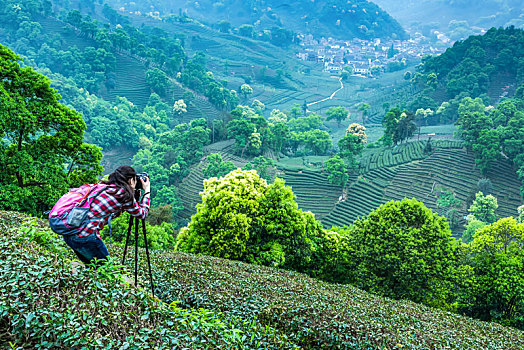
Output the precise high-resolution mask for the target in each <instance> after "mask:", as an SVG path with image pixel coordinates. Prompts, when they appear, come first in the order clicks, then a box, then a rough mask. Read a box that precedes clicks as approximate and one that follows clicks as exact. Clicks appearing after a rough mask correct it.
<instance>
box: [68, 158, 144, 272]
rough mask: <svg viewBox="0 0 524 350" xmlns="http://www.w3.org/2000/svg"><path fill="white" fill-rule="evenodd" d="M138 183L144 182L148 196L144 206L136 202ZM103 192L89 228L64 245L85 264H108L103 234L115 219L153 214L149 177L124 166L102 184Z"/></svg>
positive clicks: (94, 206) (92, 209)
mask: <svg viewBox="0 0 524 350" xmlns="http://www.w3.org/2000/svg"><path fill="white" fill-rule="evenodd" d="M137 181H141V185H142V186H139V188H140V187H141V188H142V189H143V190H144V194H143V196H142V199H141V200H140V203H138V202H137V201H136V199H135V188H136V187H137V186H136V185H137ZM100 184H102V185H106V186H103V188H102V190H101V191H100V192H99V193H98V194H97V195H96V196H95V197H94V199H93V201H92V202H91V205H90V206H89V213H88V214H87V218H88V220H87V225H85V226H82V227H79V228H78V233H76V232H75V234H72V235H64V241H65V242H66V243H67V245H68V246H69V247H71V249H73V251H74V252H75V254H76V256H77V257H78V258H79V259H80V261H82V262H83V263H84V264H86V265H88V264H90V263H91V262H92V261H93V260H94V259H97V260H103V261H102V262H104V261H106V260H107V259H108V256H109V252H108V251H107V248H106V246H105V244H104V242H103V241H102V239H101V238H100V231H101V230H102V228H103V227H104V226H105V225H106V224H107V223H108V221H109V220H110V218H111V217H116V216H118V215H119V214H120V213H122V212H123V211H127V212H128V213H129V214H131V215H132V216H134V217H138V218H140V219H144V218H145V217H146V216H147V214H148V211H149V204H150V186H151V184H150V181H149V179H148V178H147V177H144V178H142V177H138V176H137V173H136V171H135V169H133V168H132V167H130V166H127V165H122V166H120V167H118V168H117V169H116V170H115V171H114V172H113V173H111V174H110V175H109V179H108V180H107V181H101V182H100Z"/></svg>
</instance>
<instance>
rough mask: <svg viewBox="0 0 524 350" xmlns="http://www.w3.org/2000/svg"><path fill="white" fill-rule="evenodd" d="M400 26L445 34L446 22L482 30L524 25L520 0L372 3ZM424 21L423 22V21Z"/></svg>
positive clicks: (394, 0) (387, 0)
mask: <svg viewBox="0 0 524 350" xmlns="http://www.w3.org/2000/svg"><path fill="white" fill-rule="evenodd" d="M375 2H376V3H377V4H378V5H379V6H380V7H381V8H382V9H384V10H385V11H387V12H388V13H389V14H390V15H391V16H393V17H394V18H395V20H397V21H399V22H400V23H402V26H404V27H408V26H412V25H413V26H414V27H422V26H424V25H428V24H435V27H438V28H439V30H443V31H446V30H447V29H448V25H449V22H450V21H452V20H454V21H468V23H469V25H471V26H480V27H483V28H490V27H500V26H504V27H505V26H509V25H514V26H516V27H521V28H522V27H523V26H524V8H523V6H522V5H523V3H522V0H479V1H470V0H375ZM422 19H423V20H422Z"/></svg>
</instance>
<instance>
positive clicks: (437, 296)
mask: <svg viewBox="0 0 524 350" xmlns="http://www.w3.org/2000/svg"><path fill="white" fill-rule="evenodd" d="M348 239H349V243H348V246H349V251H350V253H351V255H350V261H351V267H350V268H349V269H348V272H347V273H348V274H349V276H350V277H349V280H350V283H353V284H354V285H355V286H358V287H360V288H363V289H365V290H368V291H370V292H373V293H377V294H380V295H385V296H388V297H392V298H397V299H404V298H407V299H410V300H413V301H415V302H421V303H424V304H426V305H432V306H435V307H440V308H444V309H453V308H454V306H453V304H452V302H453V297H454V295H453V287H454V284H453V282H452V281H453V278H455V276H456V275H455V273H456V269H457V261H456V259H455V256H454V250H455V245H454V243H453V238H452V237H451V231H450V230H449V226H448V224H447V222H446V220H445V219H444V218H443V217H440V216H438V215H436V214H434V213H433V212H432V211H431V210H430V209H428V208H426V207H425V206H424V205H423V204H422V203H420V202H418V201H416V200H415V199H404V200H402V201H400V202H394V201H391V202H388V203H386V204H383V205H381V206H380V207H379V208H378V209H377V210H375V211H373V212H371V213H370V214H369V216H368V217H367V218H365V219H359V220H357V221H355V223H354V229H353V230H351V231H350V233H349V235H348Z"/></svg>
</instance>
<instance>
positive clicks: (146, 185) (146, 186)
mask: <svg viewBox="0 0 524 350" xmlns="http://www.w3.org/2000/svg"><path fill="white" fill-rule="evenodd" d="M140 181H142V188H143V189H144V193H147V192H151V181H149V178H147V177H146V179H145V181H144V180H143V179H142V178H140Z"/></svg>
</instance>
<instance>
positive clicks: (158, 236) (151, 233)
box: [101, 215, 175, 250]
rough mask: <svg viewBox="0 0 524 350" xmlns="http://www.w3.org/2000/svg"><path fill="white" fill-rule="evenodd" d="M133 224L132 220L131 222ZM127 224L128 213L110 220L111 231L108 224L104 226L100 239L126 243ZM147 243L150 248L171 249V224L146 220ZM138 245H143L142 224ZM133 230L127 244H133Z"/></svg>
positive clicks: (172, 237) (173, 240)
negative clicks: (156, 223)
mask: <svg viewBox="0 0 524 350" xmlns="http://www.w3.org/2000/svg"><path fill="white" fill-rule="evenodd" d="M133 224H134V222H133ZM128 225H129V215H121V216H119V217H118V218H116V219H112V220H111V233H110V232H109V226H106V227H104V229H103V230H102V232H101V236H102V239H103V240H104V241H105V242H107V243H116V244H120V245H123V244H125V243H126V235H127V228H128ZM146 231H147V243H148V246H149V248H150V249H153V250H156V249H172V248H173V247H174V246H175V238H174V230H173V226H172V225H171V224H170V223H168V222H162V223H160V224H159V225H151V224H150V223H149V222H146ZM138 232H139V236H138V246H139V247H140V248H144V247H145V243H144V234H143V232H142V225H141V224H140V225H139V230H138ZM134 238H135V232H134V231H133V232H131V235H130V241H129V244H130V245H132V246H134V244H135V243H134V242H135V239H134Z"/></svg>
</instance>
